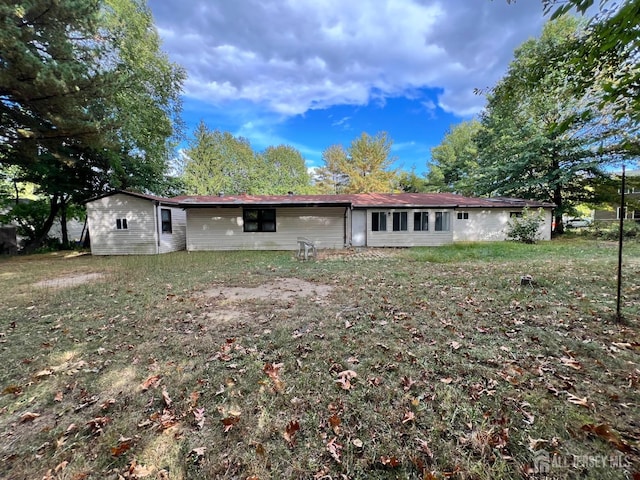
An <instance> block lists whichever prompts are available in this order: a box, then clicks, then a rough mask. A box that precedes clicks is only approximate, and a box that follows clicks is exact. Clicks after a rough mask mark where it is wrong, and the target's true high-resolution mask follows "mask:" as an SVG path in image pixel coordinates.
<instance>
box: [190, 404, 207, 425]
mask: <svg viewBox="0 0 640 480" xmlns="http://www.w3.org/2000/svg"><path fill="white" fill-rule="evenodd" d="M193 416H194V418H195V420H196V425H197V426H198V428H203V427H204V421H205V415H204V408H196V409H195V410H194V411H193Z"/></svg>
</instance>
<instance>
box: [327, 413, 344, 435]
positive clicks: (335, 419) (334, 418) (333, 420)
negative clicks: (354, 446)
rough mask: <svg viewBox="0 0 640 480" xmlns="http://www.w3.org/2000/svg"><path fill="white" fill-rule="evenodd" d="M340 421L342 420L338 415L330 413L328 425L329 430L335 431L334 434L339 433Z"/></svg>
mask: <svg viewBox="0 0 640 480" xmlns="http://www.w3.org/2000/svg"><path fill="white" fill-rule="evenodd" d="M341 423H342V420H340V417H339V416H338V415H331V416H330V417H329V425H331V430H333V433H335V434H336V435H340V432H341V428H340V424H341Z"/></svg>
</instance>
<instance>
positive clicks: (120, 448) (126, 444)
mask: <svg viewBox="0 0 640 480" xmlns="http://www.w3.org/2000/svg"><path fill="white" fill-rule="evenodd" d="M132 445H133V441H132V439H131V438H123V437H120V439H119V440H118V445H116V446H115V447H111V455H112V456H114V457H119V456H120V455H122V454H123V453H125V452H127V451H128V450H129V449H130V448H131V446H132Z"/></svg>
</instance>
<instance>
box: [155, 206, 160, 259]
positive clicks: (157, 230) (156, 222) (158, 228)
mask: <svg viewBox="0 0 640 480" xmlns="http://www.w3.org/2000/svg"><path fill="white" fill-rule="evenodd" d="M158 205H160V202H158V201H157V200H154V202H153V207H154V208H153V225H154V227H155V230H156V253H157V254H159V253H160V224H159V223H158Z"/></svg>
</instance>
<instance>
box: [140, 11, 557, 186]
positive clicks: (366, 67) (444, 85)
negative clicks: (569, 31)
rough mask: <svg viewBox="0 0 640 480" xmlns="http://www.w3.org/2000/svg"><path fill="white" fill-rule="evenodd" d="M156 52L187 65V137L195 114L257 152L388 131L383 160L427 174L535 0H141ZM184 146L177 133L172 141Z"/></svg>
mask: <svg viewBox="0 0 640 480" xmlns="http://www.w3.org/2000/svg"><path fill="white" fill-rule="evenodd" d="M148 5H149V7H150V8H151V11H152V13H153V16H154V20H155V23H156V26H157V28H158V32H159V34H160V37H161V39H162V42H163V45H162V49H163V50H164V51H165V52H166V53H167V54H168V55H169V58H170V59H171V61H173V62H175V63H178V64H180V65H182V67H183V68H184V69H185V70H186V73H187V75H188V78H187V80H186V81H185V84H184V93H183V114H182V115H183V120H184V122H185V125H186V131H185V133H186V137H187V139H188V138H190V137H192V132H193V129H194V128H195V127H196V126H197V124H198V123H199V122H200V121H201V120H202V121H204V122H205V124H206V125H207V126H208V127H209V129H211V130H215V129H218V130H221V131H226V132H230V133H231V134H233V135H234V136H242V137H245V138H247V139H248V140H249V141H250V143H251V146H252V147H253V149H254V150H255V151H258V152H259V151H262V150H264V149H265V148H267V147H269V146H277V145H283V144H284V145H290V146H292V147H295V148H296V149H297V150H299V151H300V152H301V154H302V156H303V157H304V158H305V161H306V163H307V166H308V167H309V168H313V167H318V166H321V165H322V152H323V151H324V150H325V149H326V148H327V147H329V146H331V145H334V144H341V145H343V146H344V147H345V148H346V147H348V146H349V144H350V143H351V142H352V141H353V140H354V139H356V138H357V137H359V136H360V135H361V134H362V133H363V132H366V133H367V134H369V135H371V136H374V135H376V134H377V133H379V132H386V133H387V135H388V137H389V138H390V139H391V140H392V141H393V147H392V155H393V157H394V158H395V162H394V167H395V168H399V169H403V170H408V171H409V170H412V169H414V170H415V172H416V173H418V174H423V173H425V172H426V171H427V170H428V162H429V161H430V157H431V155H430V152H431V149H432V148H433V147H435V146H437V145H439V144H440V143H441V141H442V139H443V138H444V135H445V134H446V132H447V131H448V130H449V128H450V127H451V126H452V125H455V124H457V123H460V122H462V121H465V120H469V119H471V118H473V117H474V116H475V115H477V114H478V113H479V112H480V111H481V109H482V107H483V106H484V103H485V98H484V96H482V95H477V94H475V93H474V90H475V89H485V88H488V87H491V86H493V85H495V83H496V82H497V81H498V80H499V79H500V78H501V77H502V76H503V75H504V74H505V72H506V70H507V68H508V65H509V62H510V61H511V59H512V58H513V52H514V49H516V48H517V47H518V46H519V45H520V44H522V43H523V42H524V41H525V40H527V39H529V38H532V37H536V36H538V35H539V34H540V33H541V31H542V26H543V24H544V21H545V18H544V17H543V12H542V2H541V0H519V1H516V2H512V3H511V4H508V3H507V0H493V1H492V0H441V1H438V0H148ZM183 145H184V143H183Z"/></svg>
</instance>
